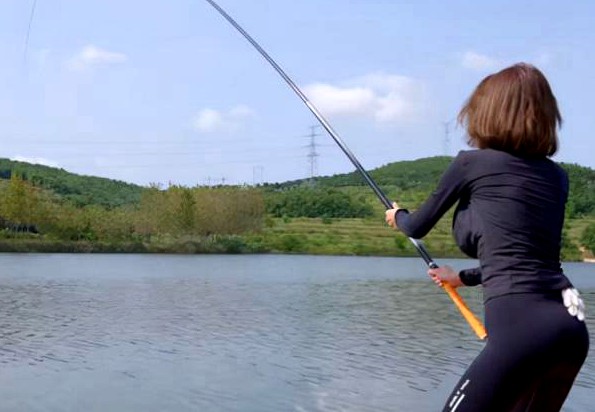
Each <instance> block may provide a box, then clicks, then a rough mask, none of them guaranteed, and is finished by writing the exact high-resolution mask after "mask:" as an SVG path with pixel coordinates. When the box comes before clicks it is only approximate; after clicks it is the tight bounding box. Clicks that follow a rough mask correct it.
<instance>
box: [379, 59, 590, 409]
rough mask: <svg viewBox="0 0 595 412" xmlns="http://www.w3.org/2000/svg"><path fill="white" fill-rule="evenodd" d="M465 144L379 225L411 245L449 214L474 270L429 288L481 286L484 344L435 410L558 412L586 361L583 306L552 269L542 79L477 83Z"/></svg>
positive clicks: (550, 177)
mask: <svg viewBox="0 0 595 412" xmlns="http://www.w3.org/2000/svg"><path fill="white" fill-rule="evenodd" d="M458 120H459V123H461V124H463V125H465V126H466V128H467V134H468V137H469V141H468V142H469V145H470V146H471V147H474V148H476V149H479V150H472V151H463V152H460V153H459V154H458V155H457V157H456V158H455V159H454V161H453V163H452V164H451V165H450V167H449V168H448V170H447V171H446V172H445V173H444V175H443V176H442V178H441V180H440V183H439V184H438V187H437V189H436V190H435V191H434V192H433V193H432V194H431V195H430V197H429V199H427V200H426V201H425V202H424V203H423V204H422V205H421V206H420V208H419V209H418V210H417V211H415V212H413V213H410V212H408V211H407V210H406V209H401V208H399V206H398V205H397V204H396V203H395V205H394V209H390V210H388V211H387V212H386V221H387V223H388V224H389V225H391V226H392V227H395V228H398V229H400V230H401V231H403V232H404V233H405V234H406V235H407V236H409V237H413V238H421V237H423V236H425V235H426V234H427V233H428V231H429V230H430V229H431V228H432V227H433V226H434V225H435V224H436V222H437V221H438V219H440V217H441V216H442V215H443V214H444V213H445V212H446V211H447V210H448V209H449V208H450V207H451V206H452V205H453V204H454V203H455V202H457V201H458V205H457V207H456V210H455V215H454V218H453V233H454V237H455V240H456V242H457V244H458V246H459V247H460V248H461V250H462V251H463V252H465V253H466V254H467V255H469V256H470V257H472V258H477V259H479V263H480V266H479V267H478V268H475V269H467V270H463V271H461V272H459V273H456V272H455V271H454V270H453V269H452V268H450V267H447V266H444V267H441V268H438V269H430V270H429V274H430V276H432V278H433V279H434V281H435V282H436V283H438V284H442V283H443V282H447V283H449V284H451V285H452V286H454V287H458V286H463V285H467V286H474V285H479V284H482V286H483V291H484V304H485V322H486V328H487V332H488V341H487V345H486V346H485V348H484V349H483V351H482V352H481V353H480V354H479V356H478V357H477V358H476V359H475V361H474V362H473V363H472V364H471V366H470V367H469V369H468V370H467V371H466V372H465V374H464V375H463V377H462V378H461V380H460V381H459V383H458V384H457V386H456V387H455V389H454V390H453V393H452V395H451V396H450V398H449V399H448V400H447V403H446V406H445V407H444V411H450V412H455V411H456V412H465V411H474V412H476V411H481V412H486V411H494V412H502V411H539V412H547V411H559V410H560V408H561V407H562V404H563V403H564V400H565V399H566V396H567V395H568V392H569V391H570V388H571V387H572V384H573V382H574V379H575V377H576V375H577V374H578V372H579V370H580V368H581V366H582V364H583V363H584V361H585V358H586V356H587V351H588V347H589V337H588V333H587V329H586V327H585V324H584V321H583V320H584V306H583V304H582V300H580V298H579V296H578V292H576V290H575V289H573V288H572V285H571V283H570V281H569V280H568V279H567V278H566V276H564V274H563V272H562V269H561V266H560V243H561V236H562V226H563V222H564V208H565V203H566V200H567V196H568V177H567V175H566V173H565V172H564V171H563V169H562V168H560V167H559V166H558V165H557V164H556V163H554V162H553V161H551V160H550V159H549V157H550V156H552V155H553V154H554V153H555V152H556V150H557V147H558V143H557V127H558V126H559V125H560V123H561V121H562V119H561V116H560V113H559V111H558V106H557V102H556V98H555V97H554V95H553V94H552V91H551V89H550V86H549V84H548V82H547V80H546V78H545V77H544V75H543V74H542V73H541V72H540V71H539V70H538V69H536V68H535V67H533V66H531V65H528V64H516V65H514V66H512V67H509V68H506V69H504V70H502V71H500V72H498V73H495V74H493V75H490V76H488V77H486V78H485V79H484V80H483V81H482V82H481V83H480V84H479V85H478V86H477V88H476V89H475V91H474V92H473V94H472V95H471V97H470V98H469V100H468V101H467V103H466V104H465V105H464V107H463V108H462V110H461V112H460V113H459V116H458Z"/></svg>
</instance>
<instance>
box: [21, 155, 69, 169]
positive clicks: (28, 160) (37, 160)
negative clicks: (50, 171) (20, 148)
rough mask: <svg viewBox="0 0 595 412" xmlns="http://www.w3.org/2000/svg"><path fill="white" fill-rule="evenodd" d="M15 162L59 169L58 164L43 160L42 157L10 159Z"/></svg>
mask: <svg viewBox="0 0 595 412" xmlns="http://www.w3.org/2000/svg"><path fill="white" fill-rule="evenodd" d="M10 160H13V161H15V162H26V163H32V164H38V165H44V166H50V167H60V166H59V164H58V162H54V161H53V160H49V159H45V158H43V157H26V156H13V157H11V158H10Z"/></svg>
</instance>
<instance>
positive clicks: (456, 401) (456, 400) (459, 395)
mask: <svg viewBox="0 0 595 412" xmlns="http://www.w3.org/2000/svg"><path fill="white" fill-rule="evenodd" d="M469 382H470V381H469V379H467V380H466V381H465V382H463V384H462V385H461V387H460V388H459V389H458V390H457V392H456V393H455V394H454V395H453V397H452V399H451V400H450V403H449V404H448V407H449V408H450V412H455V411H456V410H457V408H458V407H459V405H460V404H461V402H463V399H465V394H464V393H463V391H464V390H465V388H466V387H467V385H469Z"/></svg>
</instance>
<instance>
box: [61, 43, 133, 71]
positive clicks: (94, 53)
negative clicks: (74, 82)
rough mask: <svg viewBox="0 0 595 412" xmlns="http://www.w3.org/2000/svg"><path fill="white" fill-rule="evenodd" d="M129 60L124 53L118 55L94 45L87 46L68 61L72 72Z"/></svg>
mask: <svg viewBox="0 0 595 412" xmlns="http://www.w3.org/2000/svg"><path fill="white" fill-rule="evenodd" d="M126 60H128V56H126V55H125V54H123V53H116V52H112V51H107V50H104V49H100V48H99V47H96V46H93V45H87V46H85V47H83V49H82V50H81V51H80V52H79V53H77V54H76V55H75V56H74V57H72V58H71V59H70V60H69V61H68V68H70V69H71V70H85V69H88V68H91V67H95V66H100V65H110V64H117V63H122V62H125V61H126Z"/></svg>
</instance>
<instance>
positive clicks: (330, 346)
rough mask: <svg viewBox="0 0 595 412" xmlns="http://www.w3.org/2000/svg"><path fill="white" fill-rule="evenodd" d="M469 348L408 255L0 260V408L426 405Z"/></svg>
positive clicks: (586, 396)
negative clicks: (384, 256) (403, 256)
mask: <svg viewBox="0 0 595 412" xmlns="http://www.w3.org/2000/svg"><path fill="white" fill-rule="evenodd" d="M441 263H449V264H452V265H453V266H455V267H456V268H464V267H468V266H470V265H471V264H472V263H473V262H471V261H463V260H454V261H441ZM565 270H566V272H567V273H568V275H569V277H570V278H571V279H572V280H573V281H574V283H575V285H576V286H577V287H579V288H580V289H581V291H582V292H583V295H584V298H585V300H586V303H587V306H588V309H589V308H593V307H595V265H593V264H567V265H565ZM470 289H471V288H470ZM462 294H463V296H464V297H465V298H466V300H467V302H468V304H469V305H470V306H471V307H472V308H473V309H474V310H475V311H476V313H480V311H481V295H480V292H479V289H477V290H469V289H467V290H464V293H462ZM591 312H593V310H591ZM593 318H594V317H593V316H591V317H590V318H588V323H589V327H590V333H591V336H592V338H591V341H592V342H595V339H593V336H594V335H593V333H594V331H595V324H594V322H593ZM481 347H482V343H480V342H478V341H477V340H476V338H475V337H474V335H473V334H472V332H471V331H470V330H469V329H468V327H467V326H466V324H465V323H464V321H463V320H462V318H461V317H460V315H459V314H458V313H457V312H456V311H455V310H454V309H453V305H452V304H451V303H450V301H449V300H448V298H447V297H446V295H445V294H444V293H443V292H442V291H441V290H439V289H438V288H436V287H434V286H433V285H431V284H430V282H429V281H428V280H427V279H426V277H425V267H424V264H423V261H421V260H420V259H397V258H354V257H312V256H268V255H267V256H155V255H51V254H50V255H45V254H44V255H16V254H2V255H0V411H77V412H78V411H182V412H183V411H242V412H249V411H258V412H267V411H274V412H277V411H296V412H301V411H436V410H440V409H441V407H442V403H443V402H444V400H445V399H446V397H447V395H448V394H449V392H450V390H451V387H452V386H453V385H454V383H455V382H456V380H457V378H458V376H459V375H460V374H461V373H462V371H463V370H464V369H465V367H466V366H467V365H468V364H469V363H470V362H471V360H472V359H473V358H474V356H475V355H476V354H477V353H478V352H479V351H480V350H481ZM594 394H595V359H594V356H592V355H591V356H590V358H589V359H588V362H587V364H586V365H585V367H584V368H583V370H582V372H581V375H580V376H579V379H578V382H577V384H576V385H575V387H574V389H573V391H572V393H571V395H570V397H569V399H568V401H567V404H566V406H565V409H564V410H565V411H594V410H595V406H593V405H594V404H595V402H594V400H595V395H594Z"/></svg>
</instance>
